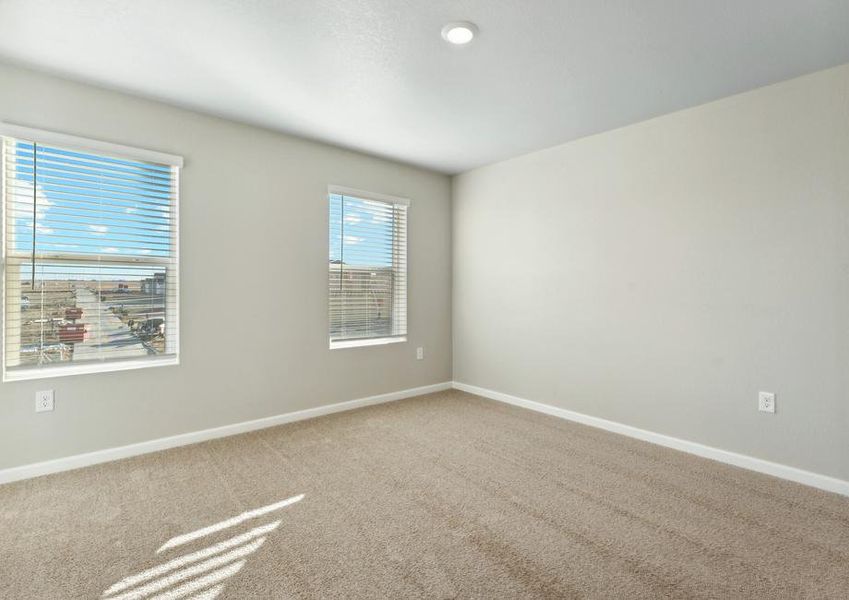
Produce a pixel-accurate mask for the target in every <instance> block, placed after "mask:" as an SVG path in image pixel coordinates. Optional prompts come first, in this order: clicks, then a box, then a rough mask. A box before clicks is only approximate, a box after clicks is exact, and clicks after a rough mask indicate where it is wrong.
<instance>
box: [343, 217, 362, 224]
mask: <svg viewBox="0 0 849 600" xmlns="http://www.w3.org/2000/svg"><path fill="white" fill-rule="evenodd" d="M362 220H363V218H362V217H360V216H358V215H345V222H346V223H351V224H354V223H359V222H360V221H362Z"/></svg>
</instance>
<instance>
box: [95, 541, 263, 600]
mask: <svg viewBox="0 0 849 600" xmlns="http://www.w3.org/2000/svg"><path fill="white" fill-rule="evenodd" d="M264 542H265V538H264V537H261V538H259V539H256V540H254V541H253V542H251V543H249V544H245V545H244V546H241V547H239V548H236V549H235V550H231V551H230V552H226V553H224V554H222V555H220V556H216V557H214V558H210V559H209V560H205V561H203V562H201V563H198V564H196V565H194V566H191V567H188V568H186V569H181V570H179V571H176V572H174V573H171V574H170V575H166V576H165V577H161V578H159V579H155V580H154V581H151V582H150V583H147V584H145V585H142V586H141V587H137V588H134V589H132V590H130V591H128V592H124V593H123V594H120V595H118V596H109V600H140V599H141V598H145V597H147V596H150V595H151V594H154V593H156V592H158V591H160V590H163V589H165V588H167V587H171V586H172V585H174V584H177V583H179V582H181V581H183V580H185V579H190V578H192V577H195V576H197V575H200V574H202V573H206V572H207V571H211V570H212V569H217V568H218V567H220V566H223V565H227V564H229V563H231V562H232V561H234V560H236V559H237V558H245V557H247V556H250V555H251V554H253V553H254V552H255V551H256V550H257V549H258V548H259V547H260V546H262V544H263V543H264ZM242 562H243V563H244V561H242Z"/></svg>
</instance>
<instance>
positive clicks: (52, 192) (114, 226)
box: [10, 141, 171, 276]
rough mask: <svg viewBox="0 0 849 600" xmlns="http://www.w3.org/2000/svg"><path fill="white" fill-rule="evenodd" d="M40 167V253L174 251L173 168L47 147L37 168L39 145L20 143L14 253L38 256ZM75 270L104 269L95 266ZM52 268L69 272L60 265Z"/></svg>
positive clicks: (15, 179)
mask: <svg viewBox="0 0 849 600" xmlns="http://www.w3.org/2000/svg"><path fill="white" fill-rule="evenodd" d="M34 166H35V167H37V174H36V177H37V182H35V184H36V198H37V200H36V219H35V226H36V231H35V234H36V235H35V241H36V243H35V248H36V252H37V253H38V252H49V253H51V254H53V253H63V254H65V253H70V254H83V255H86V254H92V255H97V254H108V255H115V256H128V257H130V256H132V257H167V256H168V255H169V254H170V247H171V239H170V227H171V225H170V203H171V199H170V185H171V169H170V167H167V166H160V165H152V164H149V163H143V162H139V161H130V160H121V159H114V158H106V157H102V156H96V155H92V154H86V153H82V152H74V151H70V150H60V149H57V148H52V147H48V146H41V145H39V146H38V156H37V161H36V163H35V165H33V145H32V144H31V143H27V142H20V141H19V142H17V143H16V144H15V146H14V163H13V171H12V172H13V175H14V176H13V178H12V179H11V181H10V184H11V187H12V194H13V196H12V198H11V200H12V201H13V205H12V210H13V214H12V219H13V222H14V225H13V228H14V229H13V231H14V249H15V250H18V251H21V252H24V253H27V254H29V253H31V252H32V228H33V215H32V209H33V207H32V194H33V183H34V181H33V174H34V173H33V171H34V169H33V167H34ZM71 270H73V272H82V273H87V274H92V275H94V274H96V273H97V272H98V270H97V269H96V268H91V267H88V268H86V269H85V270H82V271H81V268H72V269H71ZM27 271H28V272H29V269H27ZM50 271H52V272H53V274H54V275H60V274H61V273H62V270H61V269H60V268H59V267H53V268H52V269H50ZM104 271H105V273H108V271H106V270H104ZM124 271H127V269H124ZM147 271H149V269H148V270H146V271H145V273H144V274H143V276H148V275H147ZM130 272H132V273H133V274H135V273H137V271H135V270H131V271H130ZM105 273H104V274H105ZM24 276H26V275H24ZM45 276H47V274H45Z"/></svg>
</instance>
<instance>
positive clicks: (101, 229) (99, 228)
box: [88, 225, 109, 235]
mask: <svg viewBox="0 0 849 600" xmlns="http://www.w3.org/2000/svg"><path fill="white" fill-rule="evenodd" d="M88 228H89V229H91V230H92V231H93V232H94V233H95V234H97V235H106V233H107V232H108V231H109V228H108V227H107V226H106V225H89V226H88Z"/></svg>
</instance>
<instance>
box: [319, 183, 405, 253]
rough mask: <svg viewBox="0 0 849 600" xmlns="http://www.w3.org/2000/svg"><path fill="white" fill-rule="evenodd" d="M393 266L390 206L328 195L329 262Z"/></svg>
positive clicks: (349, 197) (337, 195)
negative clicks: (340, 261)
mask: <svg viewBox="0 0 849 600" xmlns="http://www.w3.org/2000/svg"><path fill="white" fill-rule="evenodd" d="M340 259H341V260H343V261H344V263H345V264H346V265H358V266H372V267H381V266H382V267H386V266H392V216H391V205H388V204H385V203H382V202H373V201H370V200H361V199H359V198H353V197H351V196H341V195H339V194H331V195H330V260H332V261H338V260H340Z"/></svg>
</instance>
